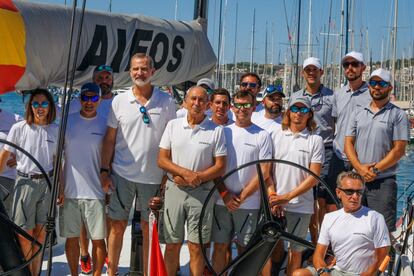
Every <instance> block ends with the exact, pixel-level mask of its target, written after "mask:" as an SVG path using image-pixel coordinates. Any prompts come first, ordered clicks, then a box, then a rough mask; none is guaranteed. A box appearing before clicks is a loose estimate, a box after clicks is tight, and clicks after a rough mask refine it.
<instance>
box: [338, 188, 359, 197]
mask: <svg viewBox="0 0 414 276" xmlns="http://www.w3.org/2000/svg"><path fill="white" fill-rule="evenodd" d="M338 189H339V190H341V191H342V192H344V193H345V194H346V195H347V196H351V195H353V194H357V195H359V196H360V195H362V194H363V193H364V190H353V189H343V188H338Z"/></svg>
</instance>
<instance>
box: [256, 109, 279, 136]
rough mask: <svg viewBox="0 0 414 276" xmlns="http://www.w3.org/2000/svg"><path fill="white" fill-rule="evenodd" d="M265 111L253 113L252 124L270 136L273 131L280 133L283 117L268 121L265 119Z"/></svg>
mask: <svg viewBox="0 0 414 276" xmlns="http://www.w3.org/2000/svg"><path fill="white" fill-rule="evenodd" d="M265 112H266V111H265V109H264V108H263V109H262V110H260V111H258V112H253V114H252V122H253V123H254V124H255V125H258V126H259V127H261V128H263V129H264V130H266V131H267V132H269V133H270V134H272V133H273V132H274V131H282V119H283V116H282V115H279V117H277V118H275V119H268V118H266V117H265Z"/></svg>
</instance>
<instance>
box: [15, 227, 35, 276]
mask: <svg viewBox="0 0 414 276" xmlns="http://www.w3.org/2000/svg"><path fill="white" fill-rule="evenodd" d="M26 232H27V233H28V234H29V235H30V236H32V237H33V229H31V230H26ZM17 237H18V240H19V243H20V248H21V250H22V253H23V256H24V258H25V259H26V260H28V259H30V258H31V257H32V256H33V252H32V243H31V242H30V241H28V240H26V239H25V238H24V237H23V236H21V235H19V234H17ZM32 264H33V263H32ZM32 264H30V265H29V270H30V272H31V273H32ZM32 274H33V273H32Z"/></svg>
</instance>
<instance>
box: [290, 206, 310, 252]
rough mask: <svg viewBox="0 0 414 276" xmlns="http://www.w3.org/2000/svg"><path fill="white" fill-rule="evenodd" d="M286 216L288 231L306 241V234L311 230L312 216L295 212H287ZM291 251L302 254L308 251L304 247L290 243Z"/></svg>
mask: <svg viewBox="0 0 414 276" xmlns="http://www.w3.org/2000/svg"><path fill="white" fill-rule="evenodd" d="M285 216H286V224H287V226H286V228H287V231H288V232H289V233H292V234H293V235H295V236H297V237H299V238H302V239H306V234H307V233H308V228H309V222H310V219H311V216H312V215H311V214H302V213H295V212H285ZM296 224H297V225H296ZM293 230H295V231H293ZM290 249H291V250H292V251H297V252H302V251H303V250H305V249H306V247H303V246H301V245H299V244H297V243H295V242H290Z"/></svg>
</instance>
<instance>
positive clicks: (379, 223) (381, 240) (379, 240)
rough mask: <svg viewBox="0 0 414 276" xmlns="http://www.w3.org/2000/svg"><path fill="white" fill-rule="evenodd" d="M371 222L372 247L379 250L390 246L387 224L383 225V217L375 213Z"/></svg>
mask: <svg viewBox="0 0 414 276" xmlns="http://www.w3.org/2000/svg"><path fill="white" fill-rule="evenodd" d="M372 220H373V234H374V237H373V239H374V247H375V248H380V247H384V246H389V245H390V244H391V242H390V235H389V232H388V228H387V224H386V223H385V219H384V216H383V215H381V214H379V213H375V216H372Z"/></svg>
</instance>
